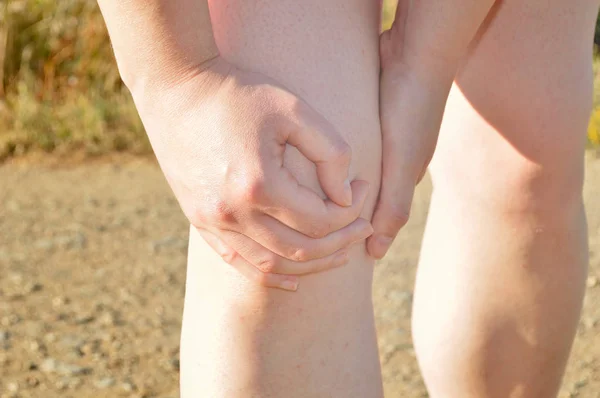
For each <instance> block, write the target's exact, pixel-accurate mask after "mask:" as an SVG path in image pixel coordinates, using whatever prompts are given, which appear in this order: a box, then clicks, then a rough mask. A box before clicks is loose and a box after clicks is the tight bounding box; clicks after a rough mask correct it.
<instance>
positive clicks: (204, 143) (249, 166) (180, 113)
mask: <svg viewBox="0 0 600 398" xmlns="http://www.w3.org/2000/svg"><path fill="white" fill-rule="evenodd" d="M133 95H134V99H135V101H136V105H137V107H138V111H139V113H140V116H141V118H142V121H143V123H144V126H145V127H146V130H147V132H148V136H149V138H150V141H151V143H152V146H153V149H154V151H155V153H156V156H157V159H158V161H159V163H160V165H161V168H162V170H163V172H164V174H165V176H166V179H167V181H168V183H169V185H170V186H171V188H172V190H173V192H174V193H175V196H176V197H177V199H178V201H179V204H180V205H181V207H182V209H183V212H184V213H185V215H186V217H187V218H188V220H189V221H190V223H191V224H192V225H193V226H194V227H196V228H197V229H198V231H199V232H200V233H201V234H202V236H203V238H204V239H205V240H206V241H207V243H208V244H209V245H210V246H211V247H212V248H213V249H214V250H216V251H217V252H218V253H219V254H220V255H221V256H222V257H223V258H224V260H225V261H226V262H228V263H229V264H231V265H232V266H234V267H236V268H237V269H238V270H239V271H240V272H241V273H243V274H244V275H246V276H247V277H248V278H251V279H252V280H254V281H256V282H257V283H259V284H262V285H264V286H268V287H278V288H283V289H286V290H296V289H297V284H298V278H297V275H301V274H307V273H314V272H320V271H324V270H326V269H330V268H333V267H337V266H341V265H344V264H345V263H346V262H347V261H348V247H349V246H350V245H352V244H353V243H354V242H357V241H361V240H364V239H366V238H367V237H368V236H369V235H371V233H372V228H371V225H370V223H369V222H368V221H367V220H364V219H362V218H359V214H360V212H361V210H362V208H363V205H364V203H365V199H366V197H367V194H368V190H369V189H368V187H369V186H368V183H367V182H364V181H354V182H352V183H351V184H350V183H349V182H348V169H349V165H350V157H351V151H350V147H349V146H348V144H346V142H345V141H344V140H343V139H342V137H341V136H340V134H339V133H338V132H337V131H336V130H335V128H334V127H333V126H332V125H331V124H330V123H329V122H328V121H327V120H326V119H325V118H324V117H323V116H321V115H320V114H319V113H318V112H316V111H315V110H314V109H312V108H311V107H310V106H309V105H308V104H307V103H306V102H304V101H303V100H302V99H300V98H298V97H296V96H295V95H293V94H291V93H290V92H289V91H287V90H286V89H284V88H283V87H282V86H281V85H279V84H277V83H276V82H274V81H273V80H271V79H269V78H267V77H266V76H263V75H261V74H258V73H251V72H245V71H242V70H239V69H237V68H235V67H234V66H232V65H230V64H229V63H227V62H226V61H224V60H223V59H221V58H216V59H214V60H212V61H210V62H208V63H207V64H206V65H203V66H202V68H198V69H197V70H193V71H190V73H189V74H186V75H185V76H183V77H182V78H181V79H180V80H179V81H178V82H177V83H176V84H175V83H173V84H170V85H169V86H168V87H162V88H160V89H155V90H153V89H152V88H148V87H146V88H145V89H144V91H143V92H137V93H136V92H134V93H133ZM287 145H292V146H294V147H296V148H297V149H298V150H299V151H300V152H301V153H302V154H303V155H304V156H305V157H306V158H308V159H309V160H310V161H312V162H313V163H314V164H315V165H316V171H317V176H318V179H319V182H320V184H321V187H322V189H323V191H324V192H325V194H326V195H327V197H328V198H330V199H323V198H322V197H321V196H319V195H318V194H317V193H316V192H314V191H312V190H310V189H308V188H307V187H304V186H302V185H300V184H299V183H298V181H297V180H296V178H295V177H294V176H293V175H292V174H291V173H290V171H289V170H287V169H286V168H285V166H284V152H285V150H286V146H287Z"/></svg>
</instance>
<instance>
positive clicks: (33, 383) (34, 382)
mask: <svg viewBox="0 0 600 398" xmlns="http://www.w3.org/2000/svg"><path fill="white" fill-rule="evenodd" d="M26 381H27V385H28V386H29V387H37V386H38V385H39V384H40V381H39V380H38V378H37V377H35V376H28V377H27V380H26Z"/></svg>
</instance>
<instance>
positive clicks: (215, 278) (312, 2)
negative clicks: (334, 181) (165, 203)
mask: <svg viewBox="0 0 600 398" xmlns="http://www.w3.org/2000/svg"><path fill="white" fill-rule="evenodd" d="M210 5H211V14H212V17H213V29H214V33H215V37H216V41H217V44H218V47H219V50H220V52H221V54H222V56H223V57H224V58H225V59H227V60H228V61H230V62H231V63H233V64H235V65H237V66H238V67H240V68H245V69H249V70H253V71H257V72H260V73H263V74H265V75H267V76H269V77H271V78H274V79H276V80H277V81H279V82H280V83H281V84H283V85H284V86H286V87H287V88H289V89H290V90H291V91H292V92H294V93H295V94H297V95H299V96H301V97H302V98H304V99H305V100H306V101H307V102H308V103H309V104H310V105H311V106H313V107H314V108H315V109H316V110H317V111H319V112H321V113H322V114H323V115H324V116H325V117H326V118H327V119H328V120H329V121H330V122H331V123H333V124H334V125H335V127H336V128H337V129H338V130H339V131H340V133H341V134H342V135H343V136H344V138H345V139H346V140H347V142H348V143H349V144H350V146H351V147H352V149H353V156H352V164H351V170H350V177H351V180H353V179H362V180H366V181H368V182H370V184H371V191H370V195H369V198H368V199H367V204H366V205H365V210H364V212H363V214H362V215H361V217H364V218H367V219H370V217H371V214H372V211H373V207H374V205H375V200H376V197H377V192H378V189H379V182H380V165H381V133H380V127H379V116H378V112H379V110H378V95H379V61H378V56H379V54H378V33H379V10H380V9H379V4H378V2H375V1H372V0H350V1H347V0H330V1H321V0H308V1H302V2H297V1H292V0H268V1H260V2H258V1H243V0H220V1H213V2H211V4H210ZM289 149H290V150H289V154H290V155H289V156H288V157H287V158H286V166H287V167H289V168H291V169H292V171H293V173H294V174H295V175H296V176H297V178H298V179H299V180H300V182H301V183H303V184H305V185H307V186H309V187H311V188H313V189H315V190H317V191H319V192H320V190H319V185H318V183H317V179H316V175H315V171H314V166H313V165H312V164H310V163H309V162H308V161H306V160H305V159H303V158H302V157H300V156H299V155H298V153H297V152H295V151H293V150H292V149H291V148H289ZM350 258H351V261H350V263H349V264H348V265H346V266H345V267H343V268H340V269H336V270H332V271H329V272H326V273H322V274H316V275H311V276H306V277H302V278H301V279H300V287H299V290H298V292H296V293H288V292H282V291H278V290H275V289H265V288H262V287H258V286H256V284H254V283H252V282H250V281H248V280H247V279H245V278H244V277H243V276H242V275H240V274H239V273H237V272H236V271H235V270H234V269H233V268H232V267H231V266H230V265H228V264H225V263H224V262H223V260H221V258H220V257H219V256H218V255H217V254H216V253H214V251H213V250H212V249H211V248H210V247H208V246H207V244H206V243H205V242H204V241H203V240H202V239H201V237H200V236H199V235H198V233H197V232H196V231H195V230H194V229H193V228H192V229H191V232H190V246H189V258H188V275H187V288H186V298H185V313H184V319H183V332H182V344H181V387H182V390H181V392H182V396H183V397H184V398H188V397H200V396H201V397H215V398H217V397H290V398H293V397H344V398H345V397H365V398H369V397H381V396H382V388H381V378H380V369H379V360H378V354H377V345H376V337H375V327H374V321H373V310H372V303H371V282H372V266H373V260H372V258H370V257H369V256H368V255H367V254H366V249H365V245H364V242H361V243H360V244H357V245H356V246H355V247H353V248H352V250H351V255H350Z"/></svg>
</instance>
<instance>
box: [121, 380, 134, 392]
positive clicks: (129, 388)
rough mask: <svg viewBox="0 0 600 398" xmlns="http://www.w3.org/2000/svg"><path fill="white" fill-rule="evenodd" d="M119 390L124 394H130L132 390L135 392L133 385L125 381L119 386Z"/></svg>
mask: <svg viewBox="0 0 600 398" xmlns="http://www.w3.org/2000/svg"><path fill="white" fill-rule="evenodd" d="M121 390H123V391H125V392H132V391H133V390H135V385H134V384H133V383H131V382H129V381H126V382H124V383H122V384H121Z"/></svg>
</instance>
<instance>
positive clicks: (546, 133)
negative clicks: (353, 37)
mask: <svg viewBox="0 0 600 398" xmlns="http://www.w3.org/2000/svg"><path fill="white" fill-rule="evenodd" d="M596 12H597V2H596V1H576V2H569V3H565V2H561V1H535V2H528V3H523V2H519V1H511V0H507V1H501V2H498V4H497V6H496V7H495V8H494V9H493V11H492V14H491V15H490V16H489V18H488V20H487V22H486V24H485V26H484V27H483V28H482V31H481V32H480V35H479V36H478V38H477V40H476V41H475V42H474V43H473V47H472V49H471V52H470V54H469V56H468V57H467V59H466V60H465V63H464V65H463V67H462V68H461V70H460V72H459V75H458V77H457V79H456V82H455V85H454V87H453V89H452V92H451V95H450V98H449V101H448V105H447V108H446V115H445V118H444V122H443V126H442V131H441V135H440V141H439V144H438V149H437V152H436V155H435V156H434V160H433V162H432V165H431V172H432V177H433V182H434V194H433V198H432V203H431V209H430V215H429V220H428V225H427V229H426V233H425V238H424V243H423V249H422V256H421V261H420V264H419V270H418V275H417V283H416V293H415V301H414V313H413V336H414V340H415V348H416V351H417V356H418V360H419V363H420V366H421V368H422V370H423V375H424V379H425V382H426V384H427V386H428V389H429V390H430V393H431V396H432V397H434V398H438V397H442V398H453V397H460V398H468V397H476V398H484V397H485V398H487V397H527V398H533V397H536V398H537V397H539V398H547V397H551V396H554V395H556V393H557V391H558V387H559V385H560V380H561V378H562V373H563V372H564V367H565V364H566V361H567V358H568V354H569V351H570V347H571V343H572V340H573V337H574V333H575V330H576V327H577V322H578V318H579V312H580V308H581V301H582V298H583V292H584V280H585V273H586V262H587V244H586V225H585V215H584V210H583V202H582V198H581V187H582V180H583V150H584V142H585V139H584V132H585V131H586V126H587V121H588V117H589V109H590V105H591V104H590V102H591V38H592V32H593V24H594V20H595V15H596Z"/></svg>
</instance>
